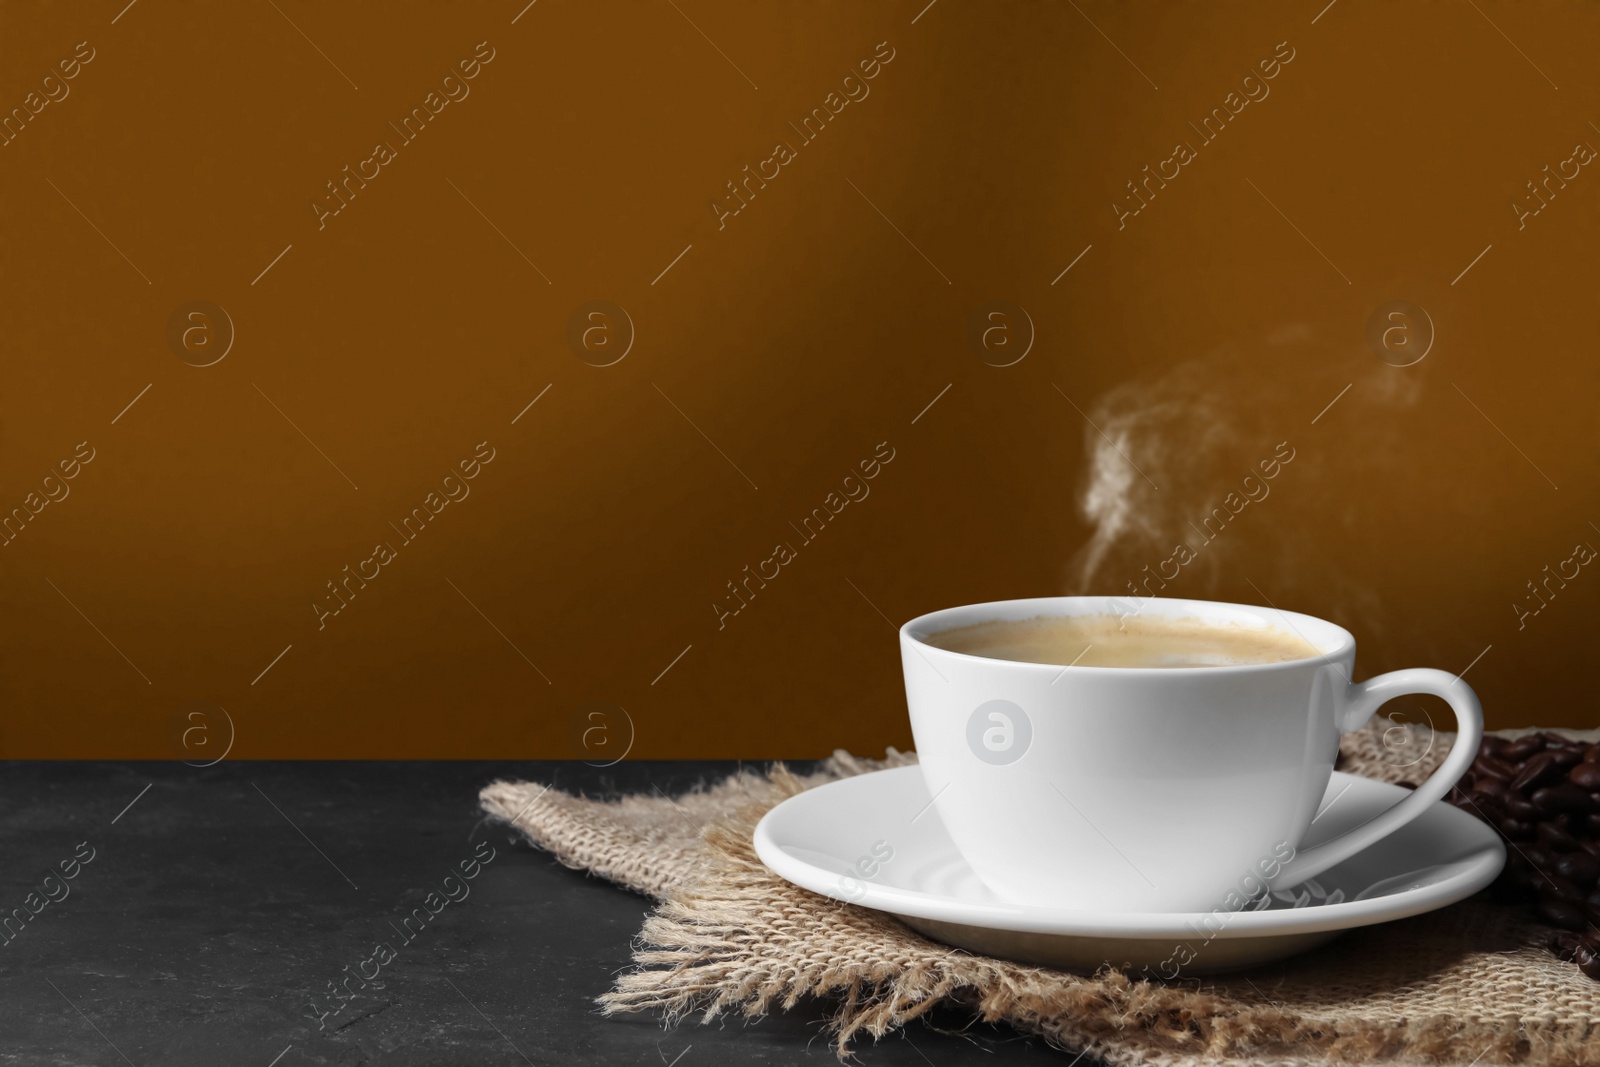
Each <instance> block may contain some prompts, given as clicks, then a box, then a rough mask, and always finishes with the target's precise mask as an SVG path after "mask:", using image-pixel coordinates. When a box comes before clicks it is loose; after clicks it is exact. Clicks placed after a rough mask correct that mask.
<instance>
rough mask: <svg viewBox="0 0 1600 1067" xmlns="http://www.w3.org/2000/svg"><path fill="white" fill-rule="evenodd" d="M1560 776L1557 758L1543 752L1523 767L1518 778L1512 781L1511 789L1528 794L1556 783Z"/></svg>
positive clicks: (1531, 758)
mask: <svg viewBox="0 0 1600 1067" xmlns="http://www.w3.org/2000/svg"><path fill="white" fill-rule="evenodd" d="M1560 775H1561V768H1560V767H1558V766H1557V765H1556V760H1555V757H1554V756H1552V755H1551V754H1550V753H1548V752H1541V753H1539V754H1538V755H1537V756H1531V757H1529V759H1528V761H1527V762H1526V763H1524V764H1523V765H1522V769H1521V770H1520V771H1518V772H1517V776H1516V777H1515V778H1513V779H1511V788H1512V789H1515V790H1516V791H1517V792H1519V793H1526V792H1529V791H1530V790H1534V789H1538V788H1539V787H1540V786H1542V785H1547V784H1549V783H1550V782H1553V781H1555V780H1556V779H1557V778H1558V777H1560Z"/></svg>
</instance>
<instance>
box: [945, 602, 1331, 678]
mask: <svg viewBox="0 0 1600 1067" xmlns="http://www.w3.org/2000/svg"><path fill="white" fill-rule="evenodd" d="M922 640H924V641H925V642H926V643H928V644H929V645H932V646H933V647H934V648H942V649H946V650H948V651H950V652H963V653H966V654H967V655H969V656H984V657H986V658H988V659H1005V660H1017V661H1020V662H1024V663H1050V664H1059V665H1060V666H1063V667H1066V666H1079V667H1232V666H1238V665H1241V664H1247V663H1286V662H1289V661H1291V660H1298V659H1312V658H1314V657H1316V656H1320V655H1321V654H1322V651H1321V649H1319V648H1317V647H1316V646H1315V645H1313V644H1311V643H1310V642H1309V641H1307V640H1305V639H1304V638H1302V637H1300V636H1298V635H1297V634H1292V633H1286V632H1284V631H1282V630H1277V629H1274V628H1272V627H1270V626H1257V625H1249V624H1244V623H1222V622H1211V621H1207V620H1204V619H1195V618H1159V617H1151V616H1142V617H1138V618H1126V617H1119V616H1116V615H1065V616H1063V615H1040V616H1037V617H1035V618H1032V619H996V620H993V621H991V622H980V623H974V624H973V625H971V626H957V627H954V628H952V629H948V630H940V631H938V632H937V633H931V634H928V635H926V636H924V637H923V638H922Z"/></svg>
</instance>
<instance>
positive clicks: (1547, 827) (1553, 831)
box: [1533, 820, 1583, 866]
mask: <svg viewBox="0 0 1600 1067" xmlns="http://www.w3.org/2000/svg"><path fill="white" fill-rule="evenodd" d="M1533 839H1534V840H1535V841H1537V842H1539V844H1540V846H1541V847H1542V848H1544V849H1546V850H1548V851H1550V852H1576V851H1577V850H1578V849H1580V848H1582V847H1583V846H1581V845H1579V844H1578V839H1577V838H1575V837H1573V836H1572V835H1571V834H1569V833H1567V832H1566V831H1565V830H1563V829H1562V828H1561V824H1560V823H1557V822H1555V821H1553V820H1552V821H1551V822H1542V823H1537V824H1536V825H1535V826H1534V828H1533ZM1538 866H1543V865H1542V864H1539V865H1538Z"/></svg>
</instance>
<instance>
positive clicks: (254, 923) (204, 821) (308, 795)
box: [0, 761, 1088, 1067]
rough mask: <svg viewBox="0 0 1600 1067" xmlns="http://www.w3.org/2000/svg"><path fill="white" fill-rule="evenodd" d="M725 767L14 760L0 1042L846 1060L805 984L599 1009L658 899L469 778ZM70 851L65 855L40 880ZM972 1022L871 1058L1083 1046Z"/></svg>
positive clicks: (3, 836) (866, 1057)
mask: <svg viewBox="0 0 1600 1067" xmlns="http://www.w3.org/2000/svg"><path fill="white" fill-rule="evenodd" d="M735 766H736V764H732V763H676V762H674V763H662V762H654V763H652V762H638V763H631V762H630V763H623V764H619V765H617V766H616V767H613V768H609V769H606V770H596V769H593V768H590V767H588V766H586V765H584V764H581V763H463V762H451V763H331V762H297V763H246V762H234V761H227V762H224V763H221V764H218V765H217V766H215V767H211V768H206V769H195V768H191V767H188V766H185V765H183V764H176V763H174V764H166V763H22V762H17V763H8V764H5V765H4V773H3V776H0V850H3V851H0V856H3V860H0V916H9V917H11V921H10V923H9V924H8V925H7V926H6V931H7V933H6V935H5V936H3V937H0V1063H25V1064H34V1063H48V1064H54V1065H76V1064H85V1065H88V1064H100V1065H113V1064H123V1063H128V1064H135V1065H137V1067H146V1065H156V1064H162V1065H168V1067H184V1065H189V1064H197V1065H198V1064H206V1065H214V1064H229V1065H246V1067H252V1065H253V1067H274V1065H276V1067H299V1065H302V1064H363V1063H381V1064H416V1065H421V1064H457V1063H460V1064H474V1065H494V1064H507V1065H513V1064H523V1063H530V1064H572V1065H577V1064H606V1065H616V1064H649V1065H654V1067H663V1065H669V1064H670V1065H677V1067H697V1065H701V1064H714V1063H715V1064H720V1063H736V1064H818V1065H822V1064H831V1063H833V1062H835V1061H834V1057H833V1053H832V1051H831V1050H830V1049H829V1047H828V1044H827V1041H826V1040H825V1039H823V1038H822V1037H821V1036H820V1035H821V1025H820V1022H821V1020H822V1019H823V1018H824V1016H825V1010H824V1008H823V1007H822V1006H821V1005H819V1004H816V1003H811V1004H808V1005H805V1006H803V1007H802V1008H801V1009H798V1010H796V1011H795V1012H793V1013H790V1014H787V1015H783V1014H775V1015H772V1016H769V1017H768V1018H766V1019H764V1020H762V1021H760V1022H757V1023H747V1022H745V1021H743V1020H742V1019H730V1020H727V1021H724V1022H721V1023H713V1024H711V1025H709V1026H702V1025H700V1024H699V1023H698V1022H685V1023H683V1024H682V1025H680V1026H678V1027H677V1028H675V1029H664V1028H663V1026H662V1023H661V1020H660V1019H659V1018H657V1017H656V1016H654V1015H649V1014H643V1015H634V1016H624V1017H620V1018H609V1019H608V1018H604V1017H602V1016H601V1015H599V1014H598V1013H597V1011H596V1009H595V1006H594V998H595V997H596V995H598V994H600V993H602V992H604V991H605V990H606V989H607V988H609V986H610V984H611V980H612V976H613V975H614V974H615V973H616V972H617V971H619V970H621V969H622V968H625V967H627V966H628V965H629V962H630V960H629V947H630V941H631V939H632V938H633V936H634V935H635V934H636V933H637V931H638V929H639V924H640V920H641V919H642V918H643V917H644V915H645V912H646V911H647V909H648V906H649V905H648V902H647V901H646V900H645V899H644V898H642V897H638V896H635V895H633V894H631V893H628V892H625V891H623V890H620V889H617V888H615V887H613V886H611V885H609V884H606V883H604V882H601V881H598V880H596V879H593V878H589V877H587V876H585V875H583V874H580V873H578V872H575V871H570V870H567V869H566V868H564V867H562V866H561V865H560V864H558V863H556V862H555V861H554V860H552V859H551V858H550V857H549V856H548V855H546V854H544V853H542V852H539V851H537V850H534V849H532V848H529V847H528V846H526V845H522V844H520V843H513V842H512V841H511V840H510V839H509V836H508V832H507V831H506V830H505V828H503V827H495V826H491V825H487V824H484V823H483V822H482V821H481V818H480V814H479V812H478V809H477V803H476V796H477V791H478V788H479V787H480V786H481V785H483V784H484V783H486V782H488V781H490V780H491V779H493V778H496V777H524V778H532V779H540V780H547V781H548V780H551V779H552V778H553V779H554V781H555V782H556V783H557V785H558V786H564V787H568V788H582V789H585V790H588V791H590V792H591V793H592V792H595V791H599V790H617V791H621V792H633V791H646V790H648V789H650V787H651V785H652V784H653V785H656V786H659V787H660V788H661V789H663V790H664V791H666V792H667V793H669V794H670V793H673V792H674V791H675V790H682V789H684V788H686V787H687V786H688V785H689V784H690V783H691V782H693V781H694V780H696V779H698V778H702V777H706V776H717V775H720V774H724V773H728V772H731V771H732V770H733V769H734V768H735ZM484 842H487V845H484V844H483V843H484ZM487 847H493V848H494V849H495V850H496V855H495V858H494V859H493V860H492V861H491V862H489V863H488V864H487V865H485V866H483V867H482V868H481V871H480V873H478V876H477V877H476V878H475V879H473V880H472V881H471V882H470V883H468V886H469V887H470V896H467V897H466V898H465V899H463V900H460V901H459V902H451V903H448V904H445V905H443V906H442V908H441V910H439V912H438V914H437V915H436V916H435V917H434V918H433V919H432V920H431V921H430V922H429V923H428V924H427V925H426V926H420V929H419V928H418V927H419V925H420V924H417V923H415V922H414V923H413V927H412V931H411V936H412V940H410V941H409V942H407V941H405V940H404V939H403V937H402V936H401V932H400V931H398V930H397V929H396V927H397V926H399V924H400V923H401V920H402V918H403V917H404V916H405V915H407V914H409V913H410V911H411V909H412V908H414V907H417V906H419V905H421V904H422V903H423V898H424V895H425V894H426V893H428V892H429V891H430V890H435V889H439V888H440V887H441V885H442V882H443V879H444V877H445V876H446V875H448V874H450V873H452V871H453V870H455V869H456V868H457V866H458V864H459V863H460V861H462V860H471V859H472V857H473V856H474V852H475V850H483V849H485V848H487ZM88 856H92V858H90V859H88V861H87V862H83V857H88ZM63 862H65V863H66V865H67V866H66V870H68V871H72V872H74V873H75V875H76V876H75V877H73V878H72V879H70V880H63V879H60V878H59V877H58V878H55V879H51V880H49V881H47V880H46V876H47V875H49V874H50V873H51V872H52V871H56V872H58V873H59V871H60V869H61V867H60V865H61V864H62V863H63ZM74 864H76V865H74ZM454 891H455V892H456V893H459V892H460V890H459V889H457V890H454ZM30 894H32V895H30ZM63 894H65V895H63ZM52 898H54V899H52ZM436 906H438V905H436ZM34 909H38V910H37V912H36V913H35V911H34ZM21 916H29V918H27V920H26V921H23V919H22V918H21ZM391 923H393V924H395V925H394V926H391V925H390V924H391ZM379 941H385V942H388V943H390V944H391V946H393V947H394V948H395V950H396V955H395V958H394V959H393V960H391V961H389V962H388V964H387V965H386V966H384V967H383V968H382V973H381V974H380V975H378V977H377V980H378V981H381V982H383V983H384V985H385V988H384V989H382V990H378V989H375V988H372V987H371V986H370V985H369V986H368V988H367V989H366V990H365V991H362V992H361V993H360V994H359V995H358V996H357V997H356V998H355V999H353V1000H352V1001H351V1002H350V1003H349V1004H348V1005H346V1006H345V1008H344V1009H343V1011H341V1012H340V1013H339V1014H338V1015H337V1016H334V1017H331V1018H330V1019H329V1026H328V1027H327V1028H326V1029H319V1026H318V1022H317V1020H316V1019H314V1018H313V1016H312V1009H311V1008H310V1006H309V1004H310V1001H311V1000H312V998H315V999H316V1000H317V1001H319V1002H322V1004H323V1007H322V1008H321V1009H320V1010H332V1008H333V1007H334V1002H332V1001H331V999H330V998H329V997H328V996H327V995H326V990H327V987H328V983H329V982H333V981H339V980H342V979H344V978H345V977H346V976H347V975H348V974H351V973H354V972H356V971H358V970H361V969H366V973H367V974H369V975H370V974H372V973H373V969H374V968H375V965H374V964H373V963H371V962H368V963H366V964H363V962H362V961H363V960H369V961H370V960H371V958H372V956H371V954H372V949H373V946H374V944H375V943H376V942H379ZM347 967H348V968H349V970H348V971H347V970H346V969H345V968H347ZM350 985H351V987H352V988H355V987H356V984H355V983H354V982H351V983H350ZM967 1022H968V1020H966V1019H965V1018H963V1017H961V1016H959V1015H955V1014H951V1015H945V1016H938V1017H935V1018H934V1019H933V1020H931V1021H930V1022H929V1023H924V1024H918V1025H916V1026H914V1027H912V1028H911V1030H910V1031H909V1032H908V1033H906V1034H904V1035H899V1036H895V1037H892V1038H888V1039H885V1041H884V1042H883V1043H882V1044H879V1045H876V1046H874V1045H872V1044H871V1043H870V1041H869V1042H868V1043H864V1044H861V1045H859V1046H858V1050H859V1053H860V1057H861V1058H860V1062H862V1063H865V1064H914V1065H918V1067H927V1065H930V1064H931V1065H935V1067H956V1065H960V1064H985V1065H998V1064H1046V1063H1051V1064H1058V1065H1063V1064H1068V1063H1070V1062H1071V1061H1072V1057H1070V1056H1066V1055H1064V1054H1062V1053H1060V1052H1058V1051H1056V1050H1053V1049H1051V1048H1049V1047H1048V1046H1046V1045H1045V1044H1044V1043H1043V1042H1041V1041H1038V1040H1036V1039H1027V1038H1022V1037H1019V1036H1017V1035H1016V1034H1015V1033H1013V1032H1012V1031H1010V1030H1006V1029H1004V1028H994V1027H985V1026H968V1025H967ZM1087 1062H1088V1061H1085V1064H1087Z"/></svg>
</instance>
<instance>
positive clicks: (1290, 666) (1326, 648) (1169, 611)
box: [900, 595, 1356, 678]
mask: <svg viewBox="0 0 1600 1067" xmlns="http://www.w3.org/2000/svg"><path fill="white" fill-rule="evenodd" d="M1136 599H1137V601H1138V603H1139V611H1138V612H1136V613H1135V614H1143V612H1144V611H1145V609H1146V607H1147V606H1148V605H1152V604H1153V605H1157V606H1158V614H1162V615H1168V616H1174V617H1194V616H1196V615H1199V614H1200V613H1201V612H1212V613H1217V612H1229V613H1232V614H1233V615H1235V616H1238V615H1244V616H1247V617H1249V618H1251V619H1255V620H1259V621H1261V622H1264V623H1266V624H1267V625H1277V624H1278V623H1279V622H1280V621H1281V622H1282V623H1286V624H1287V625H1288V627H1289V630H1290V632H1292V633H1293V634H1294V635H1295V636H1297V637H1299V638H1300V639H1301V640H1303V641H1306V642H1307V643H1309V644H1311V645H1313V646H1315V647H1316V648H1318V649H1319V650H1320V651H1319V653H1318V654H1317V655H1315V656H1305V657H1302V658H1300V659H1291V660H1278V661H1275V662H1271V663H1232V664H1222V665H1212V666H1190V667H1108V666H1092V665H1087V664H1085V665H1083V666H1077V665H1072V666H1071V667H1070V669H1071V670H1073V671H1075V672H1076V671H1087V672H1088V673H1090V674H1091V675H1101V676H1105V677H1112V676H1116V677H1147V676H1154V677H1163V678H1173V677H1180V676H1183V675H1187V674H1196V673H1201V674H1204V676H1205V677H1208V678H1211V677H1220V676H1223V675H1227V674H1238V673H1246V672H1257V671H1284V670H1300V669H1304V668H1305V667H1306V665H1308V664H1316V663H1334V662H1337V661H1339V660H1341V659H1343V658H1345V657H1348V656H1353V655H1354V652H1355V647H1356V639H1355V635H1354V634H1352V633H1351V632H1350V631H1349V630H1346V629H1345V628H1344V627H1343V626H1340V625H1339V624H1338V623H1333V622H1329V621H1328V620H1326V619H1320V618H1318V617H1316V616H1315V615H1306V614H1304V613H1302V612H1298V611H1285V610H1283V609H1282V608H1276V607H1262V606H1260V605H1258V604H1239V603H1234V602H1231V601H1223V600H1195V599H1192V598H1186V597H1156V596H1150V597H1137V598H1136ZM1127 600H1128V598H1126V597H1115V596H1093V595H1089V596H1053V597H1021V598H1016V599H1012V600H990V601H984V602H982V603H977V604H960V605H956V606H954V607H948V608H940V609H938V610H937V611H929V612H925V613H923V614H921V615H918V616H917V617H916V618H914V619H911V620H910V621H908V622H906V623H905V624H903V625H902V626H901V627H900V640H901V643H902V645H905V644H909V645H911V646H912V647H914V648H916V649H917V650H918V652H919V653H921V654H923V655H927V654H929V653H932V654H934V655H935V656H947V657H953V658H954V659H955V660H957V661H971V662H974V663H987V664H998V665H1003V666H1004V667H1005V668H1006V669H1008V670H1013V669H1014V670H1022V671H1034V672H1043V671H1050V672H1061V671H1064V670H1066V669H1068V668H1066V667H1063V666H1062V665H1061V664H1059V663H1034V662H1031V661H1029V660H1007V659H997V658H994V657H991V656H979V655H974V654H972V653H970V652H957V651H955V650H953V649H948V648H940V647H939V646H938V645H932V644H929V643H928V642H927V641H926V640H924V638H925V637H926V636H927V635H928V634H930V633H938V632H941V631H944V630H949V629H954V628H955V627H958V626H968V625H973V624H976V623H981V622H992V621H1000V620H1009V619H1029V618H1036V617H1041V616H1056V617H1066V616H1069V615H1073V614H1078V615H1090V614H1106V615H1112V614H1116V612H1115V611H1114V610H1107V609H1106V608H1105V607H1104V606H1106V605H1110V604H1111V603H1113V602H1116V601H1121V602H1123V603H1126V602H1127ZM1071 604H1078V605H1086V604H1099V605H1102V608H1101V610H1099V611H1094V610H1090V611H1079V612H1069V611H1064V610H1059V609H1061V608H1063V607H1065V606H1066V605H1071ZM1052 606H1053V607H1055V608H1056V609H1058V610H1054V611H1052V610H1050V608H1051V607H1052ZM935 620H938V621H937V622H936V621H935ZM1280 629H1281V627H1280ZM1318 633H1320V634H1321V635H1323V637H1324V639H1323V640H1318V638H1317V637H1316V636H1313V635H1315V634H1318Z"/></svg>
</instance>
